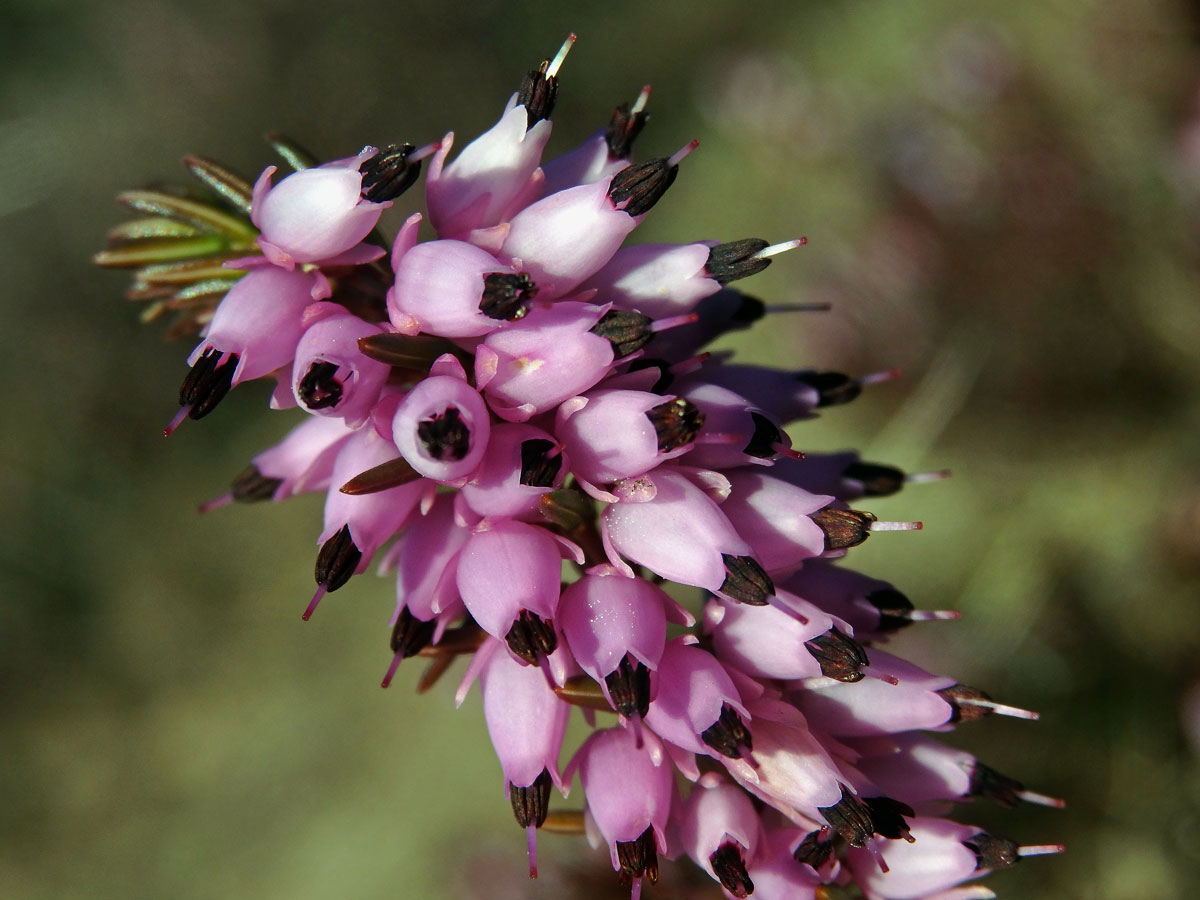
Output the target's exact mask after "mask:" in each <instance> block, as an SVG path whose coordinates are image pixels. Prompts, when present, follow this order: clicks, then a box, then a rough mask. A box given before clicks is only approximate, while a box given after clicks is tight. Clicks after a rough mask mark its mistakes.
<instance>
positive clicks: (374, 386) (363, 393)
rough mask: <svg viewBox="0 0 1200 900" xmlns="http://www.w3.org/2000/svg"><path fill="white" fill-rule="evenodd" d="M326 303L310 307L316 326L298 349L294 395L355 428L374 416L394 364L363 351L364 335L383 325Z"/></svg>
mask: <svg viewBox="0 0 1200 900" xmlns="http://www.w3.org/2000/svg"><path fill="white" fill-rule="evenodd" d="M323 307H324V308H322V309H311V310H310V312H309V315H308V320H309V322H311V324H310V325H309V326H308V329H307V330H306V331H305V332H304V336H303V337H302V338H300V343H299V344H298V345H297V347H296V359H295V362H294V363H293V365H292V382H291V386H292V396H293V397H294V398H295V401H296V402H297V403H298V404H300V406H302V407H304V409H306V410H307V411H308V412H310V413H313V414H314V415H318V416H336V417H337V418H339V419H345V420H346V422H347V424H349V425H351V426H356V425H359V424H361V423H362V422H364V421H366V419H367V417H368V416H369V415H370V413H371V410H372V408H373V407H374V406H375V403H376V401H377V400H378V399H379V395H380V392H381V391H382V390H383V386H384V384H385V383H386V382H387V377H388V375H389V374H390V373H391V368H392V367H391V366H389V365H386V364H385V363H381V362H377V361H375V360H373V359H370V358H369V357H366V356H364V355H363V354H362V353H361V352H360V351H359V349H358V341H359V340H360V339H361V338H365V337H370V336H372V335H376V334H379V333H380V332H381V331H382V329H381V328H380V327H379V326H378V325H372V324H371V323H370V322H364V321H363V320H362V319H360V318H359V317H358V316H355V315H351V314H350V313H348V312H345V311H344V310H343V309H342V308H341V307H340V306H336V305H335V304H332V303H330V304H323ZM353 474H358V473H353Z"/></svg>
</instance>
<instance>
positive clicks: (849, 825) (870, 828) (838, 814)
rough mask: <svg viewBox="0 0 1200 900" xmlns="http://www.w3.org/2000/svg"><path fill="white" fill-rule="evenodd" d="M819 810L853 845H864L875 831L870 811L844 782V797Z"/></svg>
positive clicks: (847, 841)
mask: <svg viewBox="0 0 1200 900" xmlns="http://www.w3.org/2000/svg"><path fill="white" fill-rule="evenodd" d="M817 811H818V812H819V813H820V814H821V815H822V816H824V817H825V821H826V822H828V823H829V824H830V826H831V827H832V828H833V830H834V831H835V832H837V834H838V835H839V836H840V837H841V838H842V839H843V840H844V841H845V842H846V843H847V844H849V845H850V846H851V847H862V846H863V845H865V844H866V843H867V840H868V839H869V838H870V837H871V835H872V834H873V833H874V832H875V825H874V823H872V822H871V813H870V811H869V810H868V809H867V808H866V806H864V805H863V803H862V802H861V801H860V800H859V799H858V798H857V797H855V796H854V795H853V794H852V793H850V789H849V788H848V787H846V786H845V785H844V784H843V785H842V799H841V800H839V801H838V802H837V803H835V804H833V806H823V807H820V808H819V809H818V810H817Z"/></svg>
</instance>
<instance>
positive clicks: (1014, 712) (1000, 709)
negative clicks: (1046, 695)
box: [957, 698, 1042, 722]
mask: <svg viewBox="0 0 1200 900" xmlns="http://www.w3.org/2000/svg"><path fill="white" fill-rule="evenodd" d="M957 702H958V703H961V704H964V705H966V706H982V707H983V708H984V709H990V710H991V711H992V712H994V713H995V714H996V715H998V716H1008V717H1009V718H1012V719H1028V720H1029V721H1031V722H1036V721H1037V720H1038V719H1040V718H1041V717H1042V715H1041V713H1036V712H1034V711H1033V710H1031V709H1021V707H1019V706H1009V705H1008V704H1007V703H997V702H996V701H995V700H983V699H975V698H971V699H959V700H958V701H957Z"/></svg>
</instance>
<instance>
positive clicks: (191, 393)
mask: <svg viewBox="0 0 1200 900" xmlns="http://www.w3.org/2000/svg"><path fill="white" fill-rule="evenodd" d="M237 365H238V355H237V354H236V353H223V352H222V351H220V350H217V349H215V348H213V347H209V348H208V349H207V350H205V351H204V353H203V354H202V355H201V356H200V358H199V359H198V360H196V364H195V365H193V366H192V368H191V369H190V370H189V371H188V373H187V375H185V376H184V378H183V383H182V384H181V385H180V386H179V405H180V406H186V407H187V412H186V415H187V417H188V418H189V419H203V418H204V417H205V416H207V415H208V414H209V413H210V412H212V411H213V410H214V409H216V408H217V404H218V403H220V402H221V401H222V400H223V399H224V398H225V395H226V394H228V393H229V390H230V388H232V387H233V373H234V370H236V369H237ZM182 421H183V418H182V416H179V415H176V417H175V419H172V420H171V424H170V425H168V426H167V428H166V430H164V432H163V434H165V435H170V434H171V432H172V431H174V430H175V429H176V428H178V427H179V423H180V422H182Z"/></svg>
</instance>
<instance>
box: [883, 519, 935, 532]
mask: <svg viewBox="0 0 1200 900" xmlns="http://www.w3.org/2000/svg"><path fill="white" fill-rule="evenodd" d="M924 527H925V523H924V522H880V521H878V520H876V521H874V522H872V523H871V531H920V530H921V529H922V528H924Z"/></svg>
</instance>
